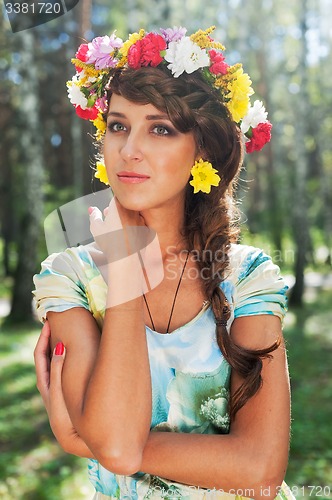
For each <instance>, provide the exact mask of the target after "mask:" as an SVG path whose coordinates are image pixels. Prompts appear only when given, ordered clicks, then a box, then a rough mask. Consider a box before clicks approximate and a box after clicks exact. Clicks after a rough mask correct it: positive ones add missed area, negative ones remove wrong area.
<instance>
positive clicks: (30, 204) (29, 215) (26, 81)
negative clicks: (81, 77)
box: [8, 30, 43, 322]
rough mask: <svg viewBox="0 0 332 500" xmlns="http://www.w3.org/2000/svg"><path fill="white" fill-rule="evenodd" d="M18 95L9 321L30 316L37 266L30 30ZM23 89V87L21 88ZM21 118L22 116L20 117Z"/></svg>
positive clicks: (38, 170) (38, 168) (38, 160)
mask: <svg viewBox="0 0 332 500" xmlns="http://www.w3.org/2000/svg"><path fill="white" fill-rule="evenodd" d="M15 36H21V37H22V46H23V47H24V57H23V58H22V62H21V65H22V77H23V82H22V86H21V88H22V90H21V93H20V95H21V96H22V99H21V102H20V106H19V110H18V112H19V113H21V115H22V118H24V123H25V127H24V128H22V129H21V132H20V137H19V139H20V142H21V149H22V152H21V158H22V159H21V161H22V164H23V167H24V169H23V172H24V175H22V176H21V179H22V180H21V182H22V185H21V186H20V187H21V189H20V191H21V198H20V208H21V216H20V221H19V230H20V234H19V240H18V262H17V267H16V271H15V276H14V289H13V298H12V305H11V312H10V315H9V318H8V319H9V320H10V321H13V322H19V321H29V320H31V319H32V307H31V302H32V295H31V289H32V286H33V283H32V276H33V274H34V273H35V272H36V269H37V266H38V251H37V249H38V242H39V236H40V220H41V216H42V214H43V200H42V181H43V165H42V148H41V141H40V138H41V129H40V119H39V113H38V109H39V95H38V77H37V68H36V61H35V57H34V56H35V47H34V37H33V31H32V30H26V31H22V33H21V34H20V35H18V34H16V35H15ZM23 89H24V91H23ZM22 122H23V120H22Z"/></svg>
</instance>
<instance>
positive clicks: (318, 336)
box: [0, 291, 332, 500]
mask: <svg viewBox="0 0 332 500" xmlns="http://www.w3.org/2000/svg"><path fill="white" fill-rule="evenodd" d="M331 303H332V291H324V292H321V293H320V294H319V296H318V298H317V299H316V300H314V301H312V302H310V303H308V304H307V305H306V306H305V307H304V308H302V309H301V310H292V311H290V312H289V314H288V317H287V321H286V324H285V337H286V340H287V346H288V355H289V364H290V375H291V385H292V393H293V410H292V419H293V422H292V440H291V453H290V461H289V468H288V472H287V476H286V481H287V483H288V485H289V486H290V488H291V489H292V490H293V492H294V493H296V497H297V498H307V499H309V498H312V497H316V496H317V497H319V498H320V499H322V500H323V499H324V498H331V496H329V495H328V492H329V491H328V489H327V488H326V487H328V486H329V487H331V486H332V467H331V463H332V433H331V414H332V377H331V359H332V356H331V355H332V333H331V329H330V325H331V324H332V311H331V306H330V304H331ZM38 333H39V327H38V325H37V326H36V328H31V327H29V328H28V327H26V328H13V327H11V328H9V327H6V328H4V327H3V328H2V330H0V498H1V499H3V500H13V499H15V500H23V499H24V500H64V499H67V498H71V499H73V500H81V499H91V498H92V496H93V491H92V487H91V486H90V484H89V481H88V478H87V472H86V461H85V460H84V459H79V458H77V457H73V456H69V455H66V454H64V453H63V452H62V451H61V449H60V448H59V447H58V446H57V444H56V442H55V440H54V438H53V436H52V433H51V431H50V429H49V426H48V422H47V417H46V413H45V410H44V408H43V405H42V402H41V398H40V396H39V393H38V391H37V389H36V386H35V374H34V367H33V361H32V352H33V349H34V345H35V342H36V339H37V336H38ZM276 431H277V430H276ZM310 487H312V488H310ZM324 487H325V491H324Z"/></svg>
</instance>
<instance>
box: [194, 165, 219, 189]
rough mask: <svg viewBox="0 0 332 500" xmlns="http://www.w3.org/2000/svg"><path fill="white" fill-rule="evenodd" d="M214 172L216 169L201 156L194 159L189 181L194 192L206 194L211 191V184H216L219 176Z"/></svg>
mask: <svg viewBox="0 0 332 500" xmlns="http://www.w3.org/2000/svg"><path fill="white" fill-rule="evenodd" d="M216 172H218V170H216V169H215V168H213V167H212V164H211V163H210V162H208V161H204V160H203V159H202V158H200V159H199V160H198V161H195V165H194V166H193V167H192V169H191V171H190V173H191V175H192V176H193V180H192V181H190V182H189V184H190V185H191V186H193V188H194V194H196V193H198V191H202V192H203V193H207V194H208V193H210V191H211V186H218V185H219V182H220V177H219V175H218V174H217V173H216Z"/></svg>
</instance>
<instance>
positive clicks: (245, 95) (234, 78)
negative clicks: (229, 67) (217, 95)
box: [225, 66, 254, 123]
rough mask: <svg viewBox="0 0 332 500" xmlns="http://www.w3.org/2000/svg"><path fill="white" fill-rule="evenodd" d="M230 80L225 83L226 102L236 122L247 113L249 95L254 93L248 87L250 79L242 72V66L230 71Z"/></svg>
mask: <svg viewBox="0 0 332 500" xmlns="http://www.w3.org/2000/svg"><path fill="white" fill-rule="evenodd" d="M229 77H230V80H229V83H228V85H227V90H228V91H229V92H228V94H226V96H225V97H226V99H229V101H228V102H227V103H226V106H227V108H228V109H229V111H230V112H231V114H232V117H233V120H234V121H235V122H236V123H238V122H239V121H240V120H242V118H243V117H244V116H245V115H246V114H247V112H248V109H249V104H250V99H249V97H250V96H251V95H252V94H253V93H254V91H253V89H252V88H251V87H250V85H251V83H252V82H251V80H250V78H249V75H247V73H243V68H242V66H240V67H238V68H237V69H236V70H235V71H234V72H232V71H231V72H230V75H229Z"/></svg>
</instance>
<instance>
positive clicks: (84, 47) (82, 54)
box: [75, 43, 89, 73]
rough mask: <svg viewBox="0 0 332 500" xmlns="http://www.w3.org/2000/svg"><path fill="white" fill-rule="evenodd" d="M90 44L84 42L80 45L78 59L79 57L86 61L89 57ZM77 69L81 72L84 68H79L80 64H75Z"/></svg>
mask: <svg viewBox="0 0 332 500" xmlns="http://www.w3.org/2000/svg"><path fill="white" fill-rule="evenodd" d="M88 48H89V47H88V44H87V43H82V44H81V45H80V46H79V47H78V51H77V52H76V54H75V57H76V59H79V60H80V61H82V62H86V61H87V59H88V57H87V55H86V54H87V52H88ZM75 68H76V71H77V72H78V73H80V72H81V71H82V68H79V67H78V66H75Z"/></svg>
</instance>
